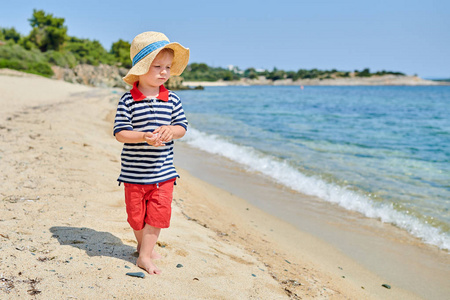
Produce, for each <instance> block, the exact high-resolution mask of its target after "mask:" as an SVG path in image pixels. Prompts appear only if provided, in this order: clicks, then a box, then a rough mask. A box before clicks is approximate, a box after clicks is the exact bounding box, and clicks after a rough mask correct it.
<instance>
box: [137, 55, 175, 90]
mask: <svg viewBox="0 0 450 300" xmlns="http://www.w3.org/2000/svg"><path fill="white" fill-rule="evenodd" d="M172 61H173V54H172V53H170V52H166V51H161V52H160V53H159V54H158V55H157V56H156V57H155V59H154V60H153V62H152V64H151V65H150V68H149V69H148V72H147V73H146V74H144V75H140V76H139V84H140V85H142V84H143V85H146V86H149V87H159V86H160V85H162V84H164V83H165V82H166V81H167V80H168V79H169V77H170V67H171V66H172Z"/></svg>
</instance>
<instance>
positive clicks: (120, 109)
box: [114, 93, 133, 135]
mask: <svg viewBox="0 0 450 300" xmlns="http://www.w3.org/2000/svg"><path fill="white" fill-rule="evenodd" d="M128 94H129V93H128ZM130 97H131V95H130ZM127 98H128V97H127V94H125V95H123V96H122V98H121V99H120V101H119V104H118V106H117V112H116V117H115V118H114V135H116V134H117V133H118V132H120V131H122V130H133V125H132V123H131V110H130V107H129V106H128V105H127V103H126V100H127Z"/></svg>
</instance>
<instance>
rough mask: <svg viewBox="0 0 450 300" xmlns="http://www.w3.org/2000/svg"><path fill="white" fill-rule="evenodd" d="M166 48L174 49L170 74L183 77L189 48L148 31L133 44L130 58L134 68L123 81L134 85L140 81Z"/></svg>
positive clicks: (160, 34)
mask: <svg viewBox="0 0 450 300" xmlns="http://www.w3.org/2000/svg"><path fill="white" fill-rule="evenodd" d="M164 48H169V49H172V50H173V53H174V57H173V62H172V66H171V68H170V74H171V75H181V73H183V71H184V69H185V68H186V66H187V64H188V61H189V48H185V47H183V46H181V45H180V44H178V43H171V42H170V41H169V39H168V38H167V37H166V36H165V35H164V34H162V33H159V32H154V31H148V32H143V33H141V34H139V35H137V36H136V37H135V38H134V39H133V41H132V42H131V47H130V58H131V61H132V62H133V66H132V67H131V69H130V70H129V71H128V73H127V75H126V76H125V77H124V78H123V80H124V81H125V82H126V83H128V84H130V85H133V84H134V83H135V82H136V81H138V80H139V75H144V74H146V73H147V72H148V69H149V67H150V65H151V64H152V62H153V60H154V59H155V57H156V55H158V53H159V52H160V51H161V50H162V49H164Z"/></svg>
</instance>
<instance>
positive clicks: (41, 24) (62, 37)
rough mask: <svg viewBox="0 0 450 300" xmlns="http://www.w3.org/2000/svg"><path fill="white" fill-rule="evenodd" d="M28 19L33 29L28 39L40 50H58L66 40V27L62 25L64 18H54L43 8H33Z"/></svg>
mask: <svg viewBox="0 0 450 300" xmlns="http://www.w3.org/2000/svg"><path fill="white" fill-rule="evenodd" d="M28 21H30V25H31V27H33V29H32V30H31V32H30V35H29V40H30V41H31V42H33V43H34V44H35V45H36V46H37V47H38V48H39V50H41V51H42V52H45V51H48V50H56V51H59V50H61V49H62V48H63V46H64V43H65V41H66V40H67V38H68V36H67V27H66V26H64V18H55V17H53V14H46V13H45V12H44V11H43V10H36V9H34V10H33V16H32V17H31V19H28Z"/></svg>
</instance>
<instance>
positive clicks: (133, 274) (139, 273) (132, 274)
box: [125, 272, 145, 278]
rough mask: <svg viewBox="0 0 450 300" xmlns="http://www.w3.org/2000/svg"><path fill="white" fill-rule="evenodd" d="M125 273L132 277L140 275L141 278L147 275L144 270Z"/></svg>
mask: <svg viewBox="0 0 450 300" xmlns="http://www.w3.org/2000/svg"><path fill="white" fill-rule="evenodd" d="M125 275H128V276H132V277H139V278H144V277H145V274H144V273H142V272H129V273H126V274H125Z"/></svg>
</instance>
